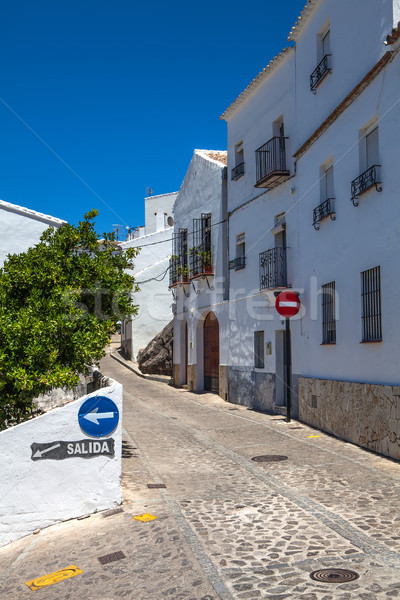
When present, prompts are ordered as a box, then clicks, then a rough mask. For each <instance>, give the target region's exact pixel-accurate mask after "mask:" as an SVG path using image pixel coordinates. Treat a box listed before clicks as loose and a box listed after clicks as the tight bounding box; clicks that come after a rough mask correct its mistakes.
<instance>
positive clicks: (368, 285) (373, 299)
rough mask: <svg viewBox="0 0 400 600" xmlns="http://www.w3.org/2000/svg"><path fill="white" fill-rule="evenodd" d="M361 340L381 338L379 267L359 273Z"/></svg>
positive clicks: (367, 340)
mask: <svg viewBox="0 0 400 600" xmlns="http://www.w3.org/2000/svg"><path fill="white" fill-rule="evenodd" d="M361 300H362V341H363V342H380V341H381V340H382V309H381V268H380V267H375V268H373V269H368V271H363V272H362V273H361Z"/></svg>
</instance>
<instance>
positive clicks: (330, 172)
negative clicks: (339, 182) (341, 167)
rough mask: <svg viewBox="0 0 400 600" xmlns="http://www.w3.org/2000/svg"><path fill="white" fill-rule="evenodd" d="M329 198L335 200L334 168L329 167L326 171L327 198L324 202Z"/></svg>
mask: <svg viewBox="0 0 400 600" xmlns="http://www.w3.org/2000/svg"><path fill="white" fill-rule="evenodd" d="M328 198H334V193H333V167H329V169H327V170H326V171H325V198H324V200H327V199H328Z"/></svg>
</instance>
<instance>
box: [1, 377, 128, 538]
mask: <svg viewBox="0 0 400 600" xmlns="http://www.w3.org/2000/svg"><path fill="white" fill-rule="evenodd" d="M110 381H111V383H110V385H109V386H108V387H105V388H101V389H99V390H98V391H96V392H93V393H92V394H89V395H87V396H83V397H82V398H79V399H78V400H75V401H74V402H71V403H70V404H67V405H65V406H62V407H60V408H56V409H54V410H53V411H51V412H49V413H46V414H44V415H41V416H40V417H37V418H35V419H32V420H31V421H27V422H25V423H21V424H20V425H16V426H15V427H11V428H10V429H7V430H6V431H2V432H0V456H1V463H0V464H1V466H0V546H4V545H5V544H7V543H9V542H12V541H14V540H17V539H19V538H21V537H23V536H25V535H28V534H30V533H32V532H33V531H34V530H35V529H42V528H43V527H48V526H49V525H53V524H54V523H57V522H60V521H65V520H67V519H71V518H74V517H78V516H81V515H85V514H88V513H92V512H94V511H95V510H96V509H97V510H104V509H106V508H112V507H115V506H117V505H118V504H120V503H121V501H122V492H121V449H122V433H121V432H122V385H121V384H119V383H117V382H116V381H113V380H110ZM93 396H107V397H108V398H111V399H112V400H113V401H114V402H115V404H116V405H117V407H118V410H119V422H118V425H117V428H116V429H115V431H113V432H112V433H111V434H110V435H108V436H105V437H104V438H93V437H91V436H88V435H86V434H85V433H84V432H83V431H82V430H81V428H80V427H79V423H78V411H79V408H80V406H81V404H82V403H83V402H84V401H85V400H86V399H87V398H90V397H93ZM108 438H113V439H114V440H115V456H114V458H109V457H107V456H96V457H94V458H83V457H80V456H71V457H68V458H66V459H64V460H49V459H48V460H37V461H33V460H32V459H31V455H32V451H31V444H32V443H33V442H36V443H49V442H53V441H54V442H55V443H56V442H57V441H59V440H62V441H78V440H84V439H86V440H91V441H95V440H99V441H102V440H103V439H108Z"/></svg>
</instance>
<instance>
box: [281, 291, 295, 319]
mask: <svg viewBox="0 0 400 600" xmlns="http://www.w3.org/2000/svg"><path fill="white" fill-rule="evenodd" d="M300 306H301V304H300V300H299V297H298V295H297V294H295V293H294V292H291V291H286V292H281V293H280V294H279V296H277V298H276V300H275V308H276V310H277V311H278V313H279V314H280V315H282V317H294V315H297V313H298V312H299V310H300Z"/></svg>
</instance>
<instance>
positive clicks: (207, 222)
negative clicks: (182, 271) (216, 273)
mask: <svg viewBox="0 0 400 600" xmlns="http://www.w3.org/2000/svg"><path fill="white" fill-rule="evenodd" d="M189 256H190V276H191V277H196V275H201V274H204V273H212V272H213V253H212V246H211V214H210V213H204V214H202V215H201V218H200V219H193V247H192V248H190V249H189Z"/></svg>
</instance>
